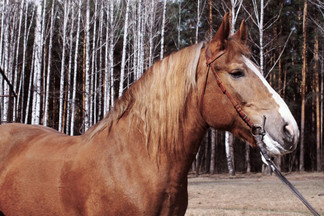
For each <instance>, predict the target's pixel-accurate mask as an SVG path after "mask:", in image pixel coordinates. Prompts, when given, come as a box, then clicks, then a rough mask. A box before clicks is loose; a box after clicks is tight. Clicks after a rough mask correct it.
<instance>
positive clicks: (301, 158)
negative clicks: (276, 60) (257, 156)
mask: <svg viewBox="0 0 324 216" xmlns="http://www.w3.org/2000/svg"><path fill="white" fill-rule="evenodd" d="M306 19H307V0H305V2H304V14H303V51H302V59H303V68H302V81H301V84H300V91H301V122H300V155H299V170H300V171H304V170H305V167H304V154H305V151H304V139H305V134H304V133H305V94H306V70H307V63H306V61H307V59H306V50H307V39H306Z"/></svg>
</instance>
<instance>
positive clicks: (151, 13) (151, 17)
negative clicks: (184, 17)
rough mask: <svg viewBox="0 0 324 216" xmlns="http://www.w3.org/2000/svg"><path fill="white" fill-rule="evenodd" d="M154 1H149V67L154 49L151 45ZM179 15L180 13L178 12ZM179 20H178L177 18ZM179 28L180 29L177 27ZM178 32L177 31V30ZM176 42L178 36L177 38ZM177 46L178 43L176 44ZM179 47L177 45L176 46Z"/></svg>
mask: <svg viewBox="0 0 324 216" xmlns="http://www.w3.org/2000/svg"><path fill="white" fill-rule="evenodd" d="M155 7H156V6H155V0H151V7H150V28H149V35H148V37H149V65H148V66H149V67H150V66H152V64H153V59H154V56H153V49H154V44H153V38H154V33H153V28H154V23H155V22H154V21H155ZM179 13H180V12H179ZM179 19H180V18H179ZM179 28H180V27H179ZM178 32H179V29H178ZM178 40H180V39H179V36H178ZM178 44H179V42H178ZM178 46H179V45H178Z"/></svg>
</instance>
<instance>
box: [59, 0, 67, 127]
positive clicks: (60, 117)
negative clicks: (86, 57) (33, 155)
mask: <svg viewBox="0 0 324 216" xmlns="http://www.w3.org/2000/svg"><path fill="white" fill-rule="evenodd" d="M68 8H69V1H67V0H66V1H64V16H63V38H62V39H63V47H62V61H61V75H60V103H59V125H58V131H60V132H63V130H64V128H62V126H63V103H64V93H65V90H64V85H65V50H66V27H67V21H68V19H69V17H68V10H69V9H68Z"/></svg>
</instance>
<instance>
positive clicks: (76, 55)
mask: <svg viewBox="0 0 324 216" xmlns="http://www.w3.org/2000/svg"><path fill="white" fill-rule="evenodd" d="M81 6H82V0H79V3H78V6H77V8H78V21H77V22H78V23H77V33H76V36H75V53H74V67H73V68H74V72H73V88H72V101H71V127H70V134H71V136H73V135H74V122H75V117H74V116H75V102H76V92H77V74H78V50H79V38H80V21H81Z"/></svg>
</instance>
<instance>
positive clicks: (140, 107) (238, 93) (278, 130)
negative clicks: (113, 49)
mask: <svg viewBox="0 0 324 216" xmlns="http://www.w3.org/2000/svg"><path fill="white" fill-rule="evenodd" d="M229 28H230V24H229V19H228V15H227V14H226V15H225V17H224V19H223V22H222V24H221V26H220V27H219V29H218V31H217V33H216V35H215V36H214V38H213V39H212V40H211V41H210V42H209V43H200V44H196V45H192V46H190V47H187V48H185V49H183V50H181V51H179V52H176V53H173V54H171V55H170V56H168V57H166V58H164V59H163V60H161V61H159V62H157V63H155V64H154V65H153V66H152V67H151V68H150V69H148V71H147V72H146V73H145V74H144V75H143V76H142V77H141V78H140V79H139V80H138V81H137V82H136V83H134V84H133V85H132V86H131V87H130V88H129V89H128V90H126V91H125V93H124V94H123V96H122V97H121V98H120V99H118V100H117V102H116V105H115V107H114V108H113V109H112V110H111V112H110V113H109V114H108V115H107V117H106V118H104V119H103V120H102V121H101V122H99V123H98V124H97V125H94V126H93V127H92V128H90V129H89V130H88V131H87V132H86V133H85V134H84V135H81V136H74V137H71V136H67V135H64V134H62V133H59V132H57V131H55V130H53V129H50V128H47V127H43V126H36V125H23V124H6V125H2V126H1V127H0V210H1V211H2V213H3V214H4V215H7V216H10V215H69V216H70V215H113V216H114V215H184V214H185V211H186V208H187V203H188V193H187V173H188V170H189V168H190V165H191V164H192V162H193V159H194V157H195V154H196V153H197V150H198V147H199V144H200V141H201V139H202V137H203V135H204V134H205V132H206V130H207V129H208V127H210V126H211V127H213V128H216V129H218V130H227V131H230V132H232V133H233V134H234V135H236V136H237V137H240V138H242V139H244V140H246V141H248V142H249V143H251V145H252V146H253V145H255V141H254V139H253V136H252V135H251V133H250V129H249V128H248V127H247V125H246V124H245V123H244V122H243V120H242V119H241V118H240V117H239V116H238V114H237V113H236V111H235V109H234V108H233V106H232V104H231V103H230V101H229V100H228V98H227V97H226V96H225V95H224V94H223V93H222V91H221V90H220V88H219V87H218V86H217V83H216V80H215V76H213V75H212V74H210V73H209V76H207V69H208V68H207V66H206V53H207V54H208V55H210V56H216V55H217V54H218V53H219V52H221V51H222V52H224V54H223V55H221V56H219V58H218V59H217V60H216V61H214V62H213V63H211V67H213V68H214V69H215V71H216V72H217V74H218V75H219V77H220V78H221V80H222V82H223V84H224V86H226V88H227V91H228V92H230V94H231V95H232V96H233V98H235V100H236V101H238V102H239V104H240V105H241V107H242V109H243V110H244V112H245V113H247V114H248V116H249V117H250V119H251V120H252V121H253V122H254V123H256V124H261V123H262V119H263V116H266V117H267V122H266V125H265V130H266V135H265V137H264V142H265V147H266V149H267V150H268V151H269V153H271V154H276V155H282V154H285V153H288V152H290V151H292V150H294V149H295V147H296V143H297V139H298V134H299V131H298V127H297V124H296V121H295V119H294V118H293V116H292V114H291V112H290V111H289V109H288V107H287V105H286V104H285V103H284V101H283V100H282V99H281V98H280V97H279V95H278V94H277V93H276V92H275V91H274V90H273V89H272V88H271V87H270V85H269V84H268V83H267V82H266V81H265V79H264V78H263V77H262V75H261V74H260V71H259V69H258V68H257V67H256V66H255V64H254V63H252V61H251V60H250V59H249V58H248V55H249V51H248V49H247V48H246V46H245V44H246V40H247V29H246V26H245V24H244V21H243V22H242V24H241V27H240V29H239V31H237V32H236V33H235V34H234V35H233V36H232V37H229Z"/></svg>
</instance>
